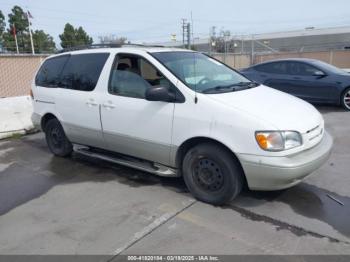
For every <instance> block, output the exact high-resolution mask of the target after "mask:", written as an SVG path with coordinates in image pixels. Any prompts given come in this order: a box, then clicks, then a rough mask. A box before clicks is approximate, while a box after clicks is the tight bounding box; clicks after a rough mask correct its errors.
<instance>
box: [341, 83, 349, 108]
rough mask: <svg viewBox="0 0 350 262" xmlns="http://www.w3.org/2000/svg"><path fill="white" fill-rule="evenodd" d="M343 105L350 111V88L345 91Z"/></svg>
mask: <svg viewBox="0 0 350 262" xmlns="http://www.w3.org/2000/svg"><path fill="white" fill-rule="evenodd" d="M342 104H343V107H344V108H345V109H346V110H350V88H348V89H346V90H345V92H344V94H343V97H342Z"/></svg>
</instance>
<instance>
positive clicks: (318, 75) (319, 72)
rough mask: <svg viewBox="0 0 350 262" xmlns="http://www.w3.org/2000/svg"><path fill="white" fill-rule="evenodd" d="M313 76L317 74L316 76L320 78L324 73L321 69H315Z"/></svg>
mask: <svg viewBox="0 0 350 262" xmlns="http://www.w3.org/2000/svg"><path fill="white" fill-rule="evenodd" d="M313 76H317V77H319V78H321V77H325V76H326V74H325V73H324V72H322V71H315V72H314V74H313Z"/></svg>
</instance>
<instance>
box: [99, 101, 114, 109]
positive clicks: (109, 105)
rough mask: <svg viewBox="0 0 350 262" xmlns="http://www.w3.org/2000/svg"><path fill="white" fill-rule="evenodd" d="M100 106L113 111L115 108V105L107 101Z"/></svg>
mask: <svg viewBox="0 0 350 262" xmlns="http://www.w3.org/2000/svg"><path fill="white" fill-rule="evenodd" d="M102 106H103V107H104V108H107V109H113V108H115V105H113V103H112V102H111V101H108V102H107V103H103V104H102Z"/></svg>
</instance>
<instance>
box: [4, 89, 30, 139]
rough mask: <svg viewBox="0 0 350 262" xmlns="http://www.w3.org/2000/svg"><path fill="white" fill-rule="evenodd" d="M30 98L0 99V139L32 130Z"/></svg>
mask: <svg viewBox="0 0 350 262" xmlns="http://www.w3.org/2000/svg"><path fill="white" fill-rule="evenodd" d="M32 112H33V105H32V99H31V97H30V96H19V97H7V98H0V139H3V138H6V137H11V136H12V135H14V134H26V133H28V132H32V131H33V130H34V126H33V123H32V121H31V115H32Z"/></svg>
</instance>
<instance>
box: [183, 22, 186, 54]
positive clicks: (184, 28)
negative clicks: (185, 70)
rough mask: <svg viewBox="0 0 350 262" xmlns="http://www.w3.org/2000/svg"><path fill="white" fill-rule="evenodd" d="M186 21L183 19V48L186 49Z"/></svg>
mask: <svg viewBox="0 0 350 262" xmlns="http://www.w3.org/2000/svg"><path fill="white" fill-rule="evenodd" d="M185 31H186V19H185V18H182V46H183V47H185Z"/></svg>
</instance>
